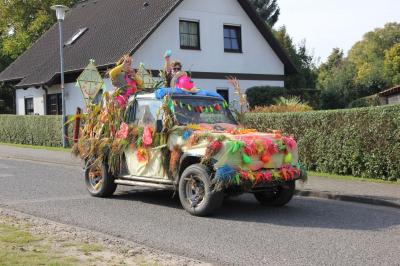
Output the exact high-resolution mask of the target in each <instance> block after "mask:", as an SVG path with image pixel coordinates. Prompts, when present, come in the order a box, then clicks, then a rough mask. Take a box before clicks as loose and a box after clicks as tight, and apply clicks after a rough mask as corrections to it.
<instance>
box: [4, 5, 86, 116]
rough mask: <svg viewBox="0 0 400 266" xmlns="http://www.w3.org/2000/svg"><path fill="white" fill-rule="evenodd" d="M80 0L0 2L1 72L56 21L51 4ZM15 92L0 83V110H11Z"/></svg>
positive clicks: (6, 111)
mask: <svg viewBox="0 0 400 266" xmlns="http://www.w3.org/2000/svg"><path fill="white" fill-rule="evenodd" d="M78 1H79V0H39V1H38V0H6V1H1V5H0V72H1V71H3V70H4V69H5V68H6V67H7V66H8V65H10V64H11V63H12V62H13V61H14V60H15V59H16V58H17V57H18V56H20V55H21V54H22V53H23V52H24V51H25V50H26V49H28V48H29V47H30V46H31V45H32V44H33V43H34V42H35V41H36V40H37V39H38V38H39V37H40V36H42V35H43V34H44V33H45V32H46V31H47V30H48V29H49V28H50V27H51V26H52V25H53V24H54V23H55V22H56V17H55V12H54V11H53V10H51V9H50V7H51V6H52V5H55V4H63V5H67V6H73V5H74V4H75V3H77V2H78ZM13 94H14V92H13V89H12V88H11V87H10V86H6V85H4V84H3V85H2V84H0V101H1V103H0V113H13V112H14V111H13V102H14V100H13V98H14V96H13Z"/></svg>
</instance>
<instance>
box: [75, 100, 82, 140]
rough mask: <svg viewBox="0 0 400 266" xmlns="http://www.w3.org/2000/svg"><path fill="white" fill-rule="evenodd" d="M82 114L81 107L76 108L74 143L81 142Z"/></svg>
mask: <svg viewBox="0 0 400 266" xmlns="http://www.w3.org/2000/svg"><path fill="white" fill-rule="evenodd" d="M81 114H82V109H81V108H79V107H78V108H76V119H75V125H74V143H78V140H79V129H80V127H81Z"/></svg>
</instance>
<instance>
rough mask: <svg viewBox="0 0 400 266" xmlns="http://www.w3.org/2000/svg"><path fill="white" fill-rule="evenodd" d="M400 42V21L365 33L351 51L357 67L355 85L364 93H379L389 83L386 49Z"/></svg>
mask: <svg viewBox="0 0 400 266" xmlns="http://www.w3.org/2000/svg"><path fill="white" fill-rule="evenodd" d="M397 43H400V23H388V24H386V25H385V26H384V27H383V28H378V29H375V30H374V31H371V32H368V33H366V34H365V35H364V37H363V39H362V40H361V41H359V42H357V43H356V44H355V45H354V46H353V47H352V48H351V49H350V51H349V55H348V59H349V61H350V62H352V63H353V64H354V65H355V67H356V75H355V77H354V79H355V85H356V87H358V88H359V90H361V91H362V92H363V93H364V94H366V95H361V96H367V95H368V94H373V93H377V92H379V91H382V90H383V89H385V88H386V87H387V86H388V85H389V84H388V83H387V78H385V75H384V60H385V51H386V50H389V49H391V48H392V47H393V46H394V45H395V44H397Z"/></svg>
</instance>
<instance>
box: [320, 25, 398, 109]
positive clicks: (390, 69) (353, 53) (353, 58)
mask: <svg viewBox="0 0 400 266" xmlns="http://www.w3.org/2000/svg"><path fill="white" fill-rule="evenodd" d="M399 43H400V23H388V24H386V25H385V26H384V27H383V28H378V29H375V30H374V31H371V32H368V33H366V34H365V35H364V37H363V39H362V40H361V41H359V42H357V43H356V44H355V45H354V46H353V47H352V48H351V49H350V51H349V53H348V56H347V57H344V53H343V51H342V50H340V49H338V48H335V49H334V50H333V51H332V54H331V55H330V56H329V57H328V59H327V62H325V63H323V64H322V65H321V66H320V67H319V69H318V78H317V87H318V88H319V89H321V90H322V93H321V97H322V98H321V103H322V105H321V107H322V108H324V109H332V108H344V107H347V106H348V105H349V104H350V103H351V102H353V101H354V100H356V99H359V98H363V97H366V96H369V95H373V94H375V93H378V92H380V91H382V90H384V89H386V88H387V87H388V86H390V85H393V84H394V83H396V82H400V79H399V75H400V74H399V69H400V67H399V65H400V63H399V62H400V56H399V51H400V48H398V47H400V46H399Z"/></svg>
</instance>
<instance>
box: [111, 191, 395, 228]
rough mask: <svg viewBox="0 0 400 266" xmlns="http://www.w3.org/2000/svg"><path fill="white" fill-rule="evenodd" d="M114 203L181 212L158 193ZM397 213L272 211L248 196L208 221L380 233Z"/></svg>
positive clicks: (300, 201) (128, 194)
mask: <svg viewBox="0 0 400 266" xmlns="http://www.w3.org/2000/svg"><path fill="white" fill-rule="evenodd" d="M113 199H116V200H127V201H141V202H143V203H146V204H154V205H159V206H164V207H167V208H173V209H178V210H182V215H189V214H188V213H186V212H185V211H184V210H183V208H182V207H181V204H180V202H179V198H178V195H174V193H173V192H170V191H162V190H135V189H134V190H129V191H123V192H120V194H119V195H116V196H114V197H113ZM399 214H400V212H399V211H398V210H396V209H390V208H380V207H375V206H370V205H366V204H355V203H348V202H341V201H334V200H323V199H316V198H305V197H295V198H293V200H292V201H291V202H290V203H289V204H288V205H287V206H285V207H281V208H272V207H264V206H261V205H260V204H258V202H257V201H256V200H255V199H254V198H253V196H252V195H250V194H247V195H242V196H240V197H236V198H230V199H227V200H225V202H224V204H223V206H222V207H221V208H220V209H219V210H218V211H217V213H216V214H215V215H214V216H212V217H208V218H199V217H191V219H197V220H200V219H218V220H227V221H237V222H249V223H258V224H260V223H261V224H262V223H265V224H275V225H280V226H288V227H304V228H307V227H309V228H331V229H345V230H380V229H384V228H388V227H392V226H396V225H400V215H399Z"/></svg>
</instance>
